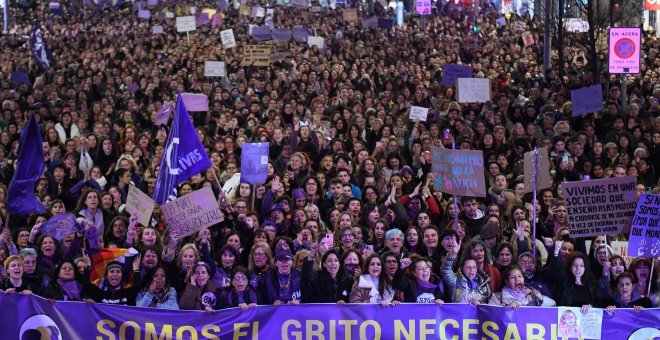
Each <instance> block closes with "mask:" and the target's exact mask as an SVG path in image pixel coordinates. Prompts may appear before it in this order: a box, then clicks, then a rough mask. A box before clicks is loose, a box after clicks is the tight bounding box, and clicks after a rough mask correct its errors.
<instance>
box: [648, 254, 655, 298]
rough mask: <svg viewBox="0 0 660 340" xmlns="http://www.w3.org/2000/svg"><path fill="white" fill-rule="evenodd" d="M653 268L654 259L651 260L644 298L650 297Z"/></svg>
mask: <svg viewBox="0 0 660 340" xmlns="http://www.w3.org/2000/svg"><path fill="white" fill-rule="evenodd" d="M654 266H655V258H651V271H650V272H649V287H648V288H647V289H646V296H647V297H649V296H651V284H652V283H653V267H654Z"/></svg>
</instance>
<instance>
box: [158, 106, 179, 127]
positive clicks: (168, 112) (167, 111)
mask: <svg viewBox="0 0 660 340" xmlns="http://www.w3.org/2000/svg"><path fill="white" fill-rule="evenodd" d="M172 111H174V106H173V105H172V104H171V103H170V102H164V103H163V105H161V106H160V109H159V110H158V112H157V113H156V121H155V122H154V123H156V125H167V123H168V122H169V121H170V117H171V116H172Z"/></svg>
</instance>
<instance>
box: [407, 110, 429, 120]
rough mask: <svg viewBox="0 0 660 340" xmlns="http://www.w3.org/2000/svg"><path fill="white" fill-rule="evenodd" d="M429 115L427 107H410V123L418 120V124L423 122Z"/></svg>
mask: <svg viewBox="0 0 660 340" xmlns="http://www.w3.org/2000/svg"><path fill="white" fill-rule="evenodd" d="M428 115H429V108H428V107H421V106H411V107H410V117H409V118H410V121H411V122H416V121H417V120H419V121H420V122H425V121H426V117H428Z"/></svg>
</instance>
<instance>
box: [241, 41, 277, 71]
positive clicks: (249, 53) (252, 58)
mask: <svg viewBox="0 0 660 340" xmlns="http://www.w3.org/2000/svg"><path fill="white" fill-rule="evenodd" d="M271 48H272V44H270V42H269V43H263V44H258V45H247V46H245V48H244V49H243V59H242V60H241V65H242V66H249V65H253V66H258V67H266V66H268V65H270V52H271Z"/></svg>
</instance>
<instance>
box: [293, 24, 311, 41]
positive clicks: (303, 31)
mask: <svg viewBox="0 0 660 340" xmlns="http://www.w3.org/2000/svg"><path fill="white" fill-rule="evenodd" d="M309 35H310V33H309V29H307V28H305V27H296V28H295V29H294V30H293V39H295V40H296V42H299V43H306V42H307V37H309Z"/></svg>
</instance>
